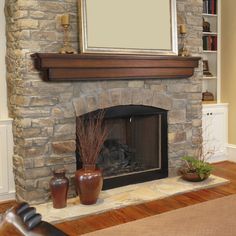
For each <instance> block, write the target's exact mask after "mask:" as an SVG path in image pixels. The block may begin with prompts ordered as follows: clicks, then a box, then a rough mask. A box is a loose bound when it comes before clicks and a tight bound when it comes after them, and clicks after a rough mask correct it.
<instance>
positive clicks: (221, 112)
mask: <svg viewBox="0 0 236 236" xmlns="http://www.w3.org/2000/svg"><path fill="white" fill-rule="evenodd" d="M202 134H203V153H206V152H209V151H212V153H213V154H212V155H211V156H210V159H209V160H208V161H209V162H219V161H223V160H227V159H228V156H227V145H228V104H225V103H221V104H220V103H218V104H205V105H203V109H202Z"/></svg>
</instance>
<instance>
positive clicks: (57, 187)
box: [49, 169, 69, 209]
mask: <svg viewBox="0 0 236 236" xmlns="http://www.w3.org/2000/svg"><path fill="white" fill-rule="evenodd" d="M49 185H50V189H51V197H52V202H53V207H54V208H57V209H59V208H64V207H66V202H67V193H68V188H69V180H68V178H67V177H66V176H65V170H64V169H59V170H55V171H54V172H53V177H52V179H51V180H50V183H49Z"/></svg>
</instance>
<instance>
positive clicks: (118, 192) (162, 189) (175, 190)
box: [36, 175, 229, 223]
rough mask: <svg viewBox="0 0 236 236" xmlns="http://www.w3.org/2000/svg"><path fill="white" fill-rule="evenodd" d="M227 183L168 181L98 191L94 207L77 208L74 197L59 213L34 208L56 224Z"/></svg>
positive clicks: (49, 207)
mask: <svg viewBox="0 0 236 236" xmlns="http://www.w3.org/2000/svg"><path fill="white" fill-rule="evenodd" d="M227 183H229V180H226V179H224V178H221V177H218V176H214V175H211V176H210V177H209V179H207V180H205V181H203V182H196V183H191V182H186V181H184V180H182V179H181V178H179V177H172V178H165V179H160V180H154V181H150V182H145V183H140V184H134V185H129V186H125V187H120V188H116V189H110V190H106V191H102V193H101V194H100V197H99V199H98V201H97V203H96V204H94V205H90V206H88V205H82V204H80V200H79V197H76V198H72V199H69V200H68V202H67V207H66V208H63V209H54V208H53V207H52V203H51V202H48V203H43V204H40V205H37V206H36V208H37V212H39V213H40V214H42V217H43V220H46V221H48V222H51V223H59V222H62V221H65V220H66V221H68V220H73V219H78V218H80V217H84V216H88V215H94V214H99V213H102V212H105V211H109V210H114V209H117V208H122V207H126V206H130V205H137V204H141V203H144V202H148V201H154V200H157V199H162V198H166V197H170V196H173V195H177V194H181V193H186V192H190V191H197V190H200V189H207V188H213V187H216V186H219V185H223V184H227Z"/></svg>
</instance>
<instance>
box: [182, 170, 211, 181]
mask: <svg viewBox="0 0 236 236" xmlns="http://www.w3.org/2000/svg"><path fill="white" fill-rule="evenodd" d="M180 173H181V175H182V179H184V180H187V181H190V182H200V181H203V180H205V179H207V178H208V177H209V176H210V173H209V174H205V176H204V177H203V178H201V177H200V176H199V175H198V174H197V173H196V172H187V171H183V170H182V171H180Z"/></svg>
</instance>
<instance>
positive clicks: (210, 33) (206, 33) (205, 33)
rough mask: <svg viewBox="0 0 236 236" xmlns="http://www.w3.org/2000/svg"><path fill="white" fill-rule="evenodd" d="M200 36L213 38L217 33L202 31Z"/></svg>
mask: <svg viewBox="0 0 236 236" xmlns="http://www.w3.org/2000/svg"><path fill="white" fill-rule="evenodd" d="M202 34H203V35H213V36H215V35H217V32H205V31H203V32H202Z"/></svg>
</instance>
